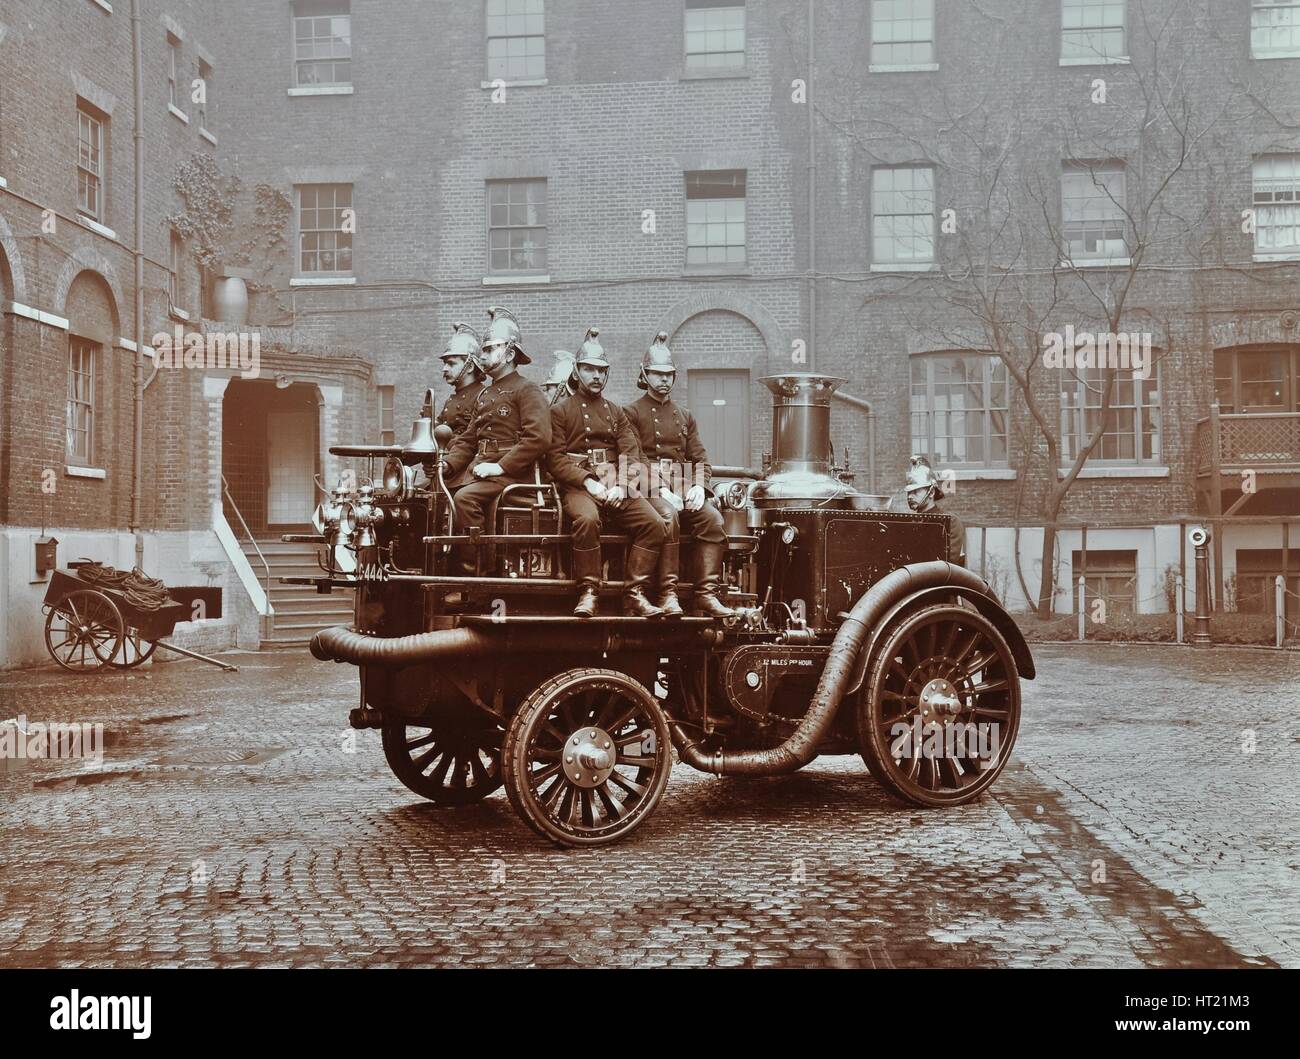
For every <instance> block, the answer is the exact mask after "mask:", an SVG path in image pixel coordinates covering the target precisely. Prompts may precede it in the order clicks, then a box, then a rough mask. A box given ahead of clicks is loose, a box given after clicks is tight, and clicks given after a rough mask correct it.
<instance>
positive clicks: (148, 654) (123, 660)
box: [108, 629, 158, 669]
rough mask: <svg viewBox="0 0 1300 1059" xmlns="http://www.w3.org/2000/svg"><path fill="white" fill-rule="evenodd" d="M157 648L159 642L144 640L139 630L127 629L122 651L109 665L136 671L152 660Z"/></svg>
mask: <svg viewBox="0 0 1300 1059" xmlns="http://www.w3.org/2000/svg"><path fill="white" fill-rule="evenodd" d="M157 647H158V641H157V640H145V639H142V638H141V636H140V630H139V629H127V630H126V635H125V636H124V637H122V650H121V651H119V652H118V655H117V657H116V658H115V659H113V660H112V661H111V662H109V663H108V664H109V665H111V666H112V667H113V668H114V669H134V668H135V667H136V666H138V665H140V664H141V663H143V662H147V661H148V660H149V659H150V658H152V657H153V653H154V651H155V650H156V649H157Z"/></svg>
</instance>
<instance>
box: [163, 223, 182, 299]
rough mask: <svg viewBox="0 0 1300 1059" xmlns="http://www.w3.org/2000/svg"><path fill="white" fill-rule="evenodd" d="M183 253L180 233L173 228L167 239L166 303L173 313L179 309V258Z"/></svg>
mask: <svg viewBox="0 0 1300 1059" xmlns="http://www.w3.org/2000/svg"><path fill="white" fill-rule="evenodd" d="M184 253H185V242H184V240H183V239H182V238H181V234H180V232H178V231H176V230H175V229H174V228H173V229H172V230H171V232H170V233H169V234H168V239H167V301H168V305H169V308H170V309H171V310H172V311H173V312H174V311H175V310H176V309H179V308H180V307H181V258H182V257H183V255H184Z"/></svg>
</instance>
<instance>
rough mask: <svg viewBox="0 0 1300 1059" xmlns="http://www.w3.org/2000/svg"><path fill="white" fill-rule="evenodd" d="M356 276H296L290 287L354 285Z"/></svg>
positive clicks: (290, 281)
mask: <svg viewBox="0 0 1300 1059" xmlns="http://www.w3.org/2000/svg"><path fill="white" fill-rule="evenodd" d="M356 283H357V277H356V276H294V277H293V278H292V279H290V280H289V286H290V287H354V286H356Z"/></svg>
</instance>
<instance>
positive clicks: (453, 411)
mask: <svg viewBox="0 0 1300 1059" xmlns="http://www.w3.org/2000/svg"><path fill="white" fill-rule="evenodd" d="M478 351H479V337H478V334H477V333H476V332H475V330H474V329H473V328H472V327H470V326H469V324H461V323H457V324H453V325H452V334H451V340H450V341H449V342H448V343H447V348H446V349H445V350H444V351H443V352H442V354H441V355H440V356H439V358H438V359H439V360H441V361H442V378H443V381H444V382H445V383H447V385H448V386H450V387H451V389H452V393H451V396H450V397H448V398H447V402H446V404H444V405H443V406H442V411H441V412H439V413H438V418H437V419H436V420H434V426H437V425H438V424H439V423H446V424H447V426H449V427H451V430H452V436H453V437H455V436H456V435H459V434H462V433H464V432H465V428H466V427H467V426H469V421H470V419H471V418H472V417H473V415H474V401H475V399H476V398H477V397H478V395H479V392H480V391H481V390H482V389H483V374H482V373H481V372H480V371H479V367H478V361H477V360H476V359H475V358H476V357H477V355H478Z"/></svg>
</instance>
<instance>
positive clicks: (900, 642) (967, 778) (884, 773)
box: [858, 604, 1020, 807]
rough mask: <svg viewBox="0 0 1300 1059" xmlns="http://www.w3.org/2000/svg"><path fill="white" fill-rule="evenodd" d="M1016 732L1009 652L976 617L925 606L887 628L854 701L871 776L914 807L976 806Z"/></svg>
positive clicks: (1015, 681) (1016, 696) (1015, 687)
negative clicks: (969, 804) (976, 799)
mask: <svg viewBox="0 0 1300 1059" xmlns="http://www.w3.org/2000/svg"><path fill="white" fill-rule="evenodd" d="M1019 730H1020V674H1019V672H1018V671H1017V669H1016V661H1015V658H1014V656H1013V655H1012V653H1011V648H1010V647H1008V646H1007V642H1006V640H1005V639H1003V637H1002V634H1001V633H999V632H998V630H997V628H996V627H995V626H994V625H993V624H992V623H991V622H990V621H989V620H988V619H987V618H985V617H984V616H983V615H982V614H980V613H979V612H978V611H975V610H971V609H969V608H967V607H961V606H957V605H955V604H939V605H937V606H931V607H925V608H923V609H921V610H917V611H914V612H913V613H911V614H907V615H905V616H904V617H902V618H901V619H900V620H899V621H898V622H897V623H896V624H895V625H894V627H893V628H892V629H890V630H889V631H888V632H887V634H886V636H885V639H884V642H883V643H882V644H881V646H880V648H879V649H878V650H877V652H876V656H875V657H874V658H873V659H872V661H871V669H870V672H869V673H868V676H867V680H866V682H865V684H864V686H863V688H862V692H861V694H860V697H859V700H858V740H859V746H860V749H861V751H862V756H863V758H864V759H865V760H866V763H867V767H868V768H869V769H870V770H871V774H872V775H873V776H875V777H876V779H877V780H879V781H880V783H881V784H882V785H883V786H884V787H885V788H887V789H888V790H889V791H891V792H892V793H893V794H895V795H897V796H898V797H900V798H902V799H903V800H904V801H906V802H910V803H911V804H913V805H921V806H930V807H937V806H950V805H963V804H965V803H966V802H969V801H973V800H974V799H975V798H978V797H979V796H980V795H981V794H982V793H984V791H986V790H987V789H988V788H989V787H990V786H991V785H992V784H993V782H994V781H995V780H996V779H997V778H998V775H999V774H1000V773H1001V772H1002V769H1003V768H1004V767H1005V766H1006V763H1007V760H1008V759H1009V758H1010V756H1011V750H1012V747H1013V746H1014V745H1015V741H1016V735H1017V733H1018V732H1019Z"/></svg>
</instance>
